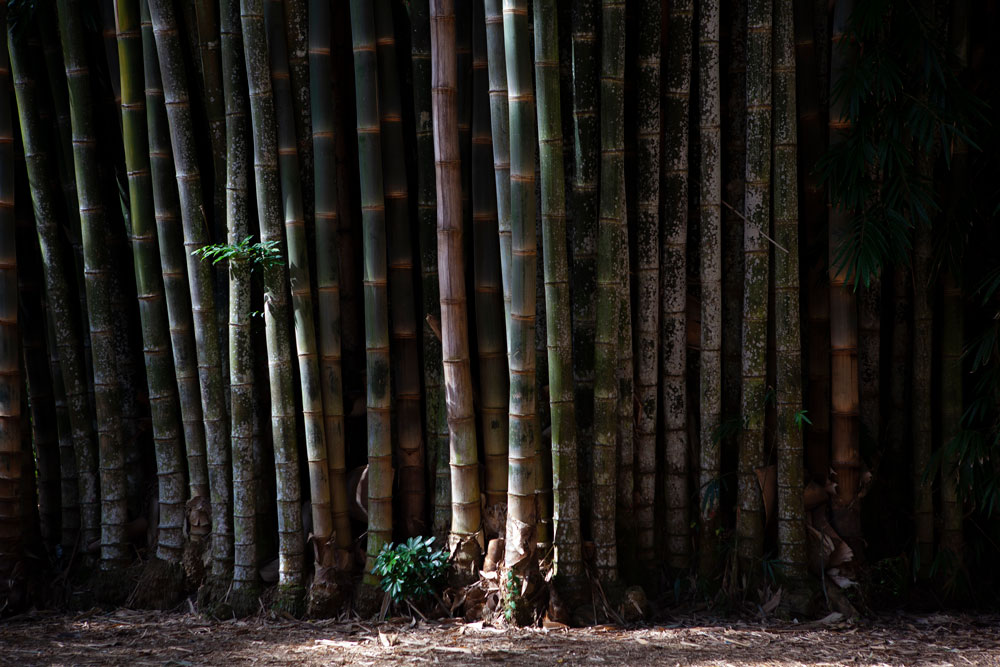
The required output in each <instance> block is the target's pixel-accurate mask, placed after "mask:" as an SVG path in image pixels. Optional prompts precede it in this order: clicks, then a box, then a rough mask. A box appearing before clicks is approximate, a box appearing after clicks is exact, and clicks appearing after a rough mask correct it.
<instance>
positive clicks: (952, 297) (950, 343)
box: [940, 151, 966, 577]
mask: <svg viewBox="0 0 1000 667" xmlns="http://www.w3.org/2000/svg"><path fill="white" fill-rule="evenodd" d="M965 158H966V154H965V153H962V154H959V153H958V152H957V151H956V154H955V155H954V156H952V159H953V162H952V165H953V166H952V168H953V169H954V170H955V173H954V177H955V179H956V180H955V183H961V182H963V181H961V180H959V179H960V178H962V177H964V176H965V175H966V174H965V173H964V172H965V171H966V170H965V166H966V165H965V164H962V163H963V162H964V161H965ZM960 172H961V173H962V175H961V176H959V173H960ZM941 292H942V299H941V319H942V327H941V399H940V400H941V447H944V448H946V449H945V450H944V451H945V455H944V457H943V459H942V463H941V545H940V546H941V549H945V550H947V551H948V552H949V557H950V558H949V562H948V565H947V569H946V572H947V574H948V576H951V577H956V576H960V575H959V574H958V573H959V572H961V570H962V563H963V553H962V552H963V535H962V524H963V520H964V514H965V513H964V508H963V506H962V501H961V499H960V498H959V494H958V485H959V469H958V455H957V454H955V453H954V452H953V450H952V448H953V447H954V446H955V445H954V443H953V442H952V440H953V439H954V438H956V437H957V436H958V435H959V431H960V429H961V421H962V410H963V405H962V379H963V378H962V375H963V373H962V344H963V335H964V329H965V327H964V324H965V323H964V316H963V313H962V310H963V306H964V304H963V303H962V289H961V286H960V285H959V283H958V281H957V279H956V277H955V275H954V274H953V273H952V272H951V271H950V270H948V271H945V272H944V273H943V274H942V275H941Z"/></svg>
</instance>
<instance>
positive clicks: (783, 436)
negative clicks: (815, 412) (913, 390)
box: [771, 2, 807, 580]
mask: <svg viewBox="0 0 1000 667" xmlns="http://www.w3.org/2000/svg"><path fill="white" fill-rule="evenodd" d="M772 62H773V67H772V94H773V97H774V119H773V123H772V126H771V131H772V138H773V151H774V154H773V162H774V169H773V177H772V178H773V180H772V182H771V192H772V201H773V202H774V213H773V215H774V240H775V243H776V244H780V245H781V246H782V247H783V248H785V249H786V250H787V252H782V251H780V250H777V251H775V253H774V320H775V341H776V345H775V351H776V362H775V368H776V374H775V390H776V393H777V398H778V405H777V429H776V431H777V433H776V437H775V440H776V448H777V450H778V480H777V481H778V558H779V560H780V561H781V562H782V564H783V565H784V574H785V576H787V577H789V578H791V579H796V580H801V579H803V578H804V577H805V576H806V557H807V554H806V534H805V523H804V520H803V519H804V508H803V504H802V489H803V488H804V487H805V483H804V477H805V474H804V473H805V470H804V466H803V458H802V427H803V425H802V424H801V423H797V419H799V417H798V415H799V414H800V412H799V411H800V410H801V409H802V348H801V344H800V328H799V216H798V213H799V183H798V159H797V158H798V154H797V142H796V139H797V133H798V127H797V123H796V120H797V118H796V97H795V78H796V77H795V35H794V27H793V20H792V6H791V4H790V3H787V2H781V3H778V4H777V5H776V6H775V14H774V49H773V60H772Z"/></svg>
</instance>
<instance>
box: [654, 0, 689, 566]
mask: <svg viewBox="0 0 1000 667" xmlns="http://www.w3.org/2000/svg"><path fill="white" fill-rule="evenodd" d="M693 21H694V5H693V3H691V2H678V3H672V4H671V6H670V13H669V15H668V17H667V26H668V29H667V45H668V46H667V72H668V75H667V79H666V81H665V86H664V90H663V117H664V122H665V124H666V126H667V127H668V128H672V129H671V130H670V131H668V132H667V137H666V146H665V151H664V152H665V164H664V169H663V197H662V202H663V237H662V240H661V244H660V253H661V254H660V270H661V272H662V281H663V282H662V285H661V286H660V290H661V293H660V300H661V304H662V305H661V308H662V310H663V312H662V315H661V316H662V321H661V323H660V332H661V340H660V346H661V347H662V353H661V354H662V357H663V362H662V363H663V366H662V370H661V371H660V374H661V384H662V388H663V389H662V391H663V393H662V396H663V398H662V400H663V406H662V409H663V427H664V434H663V438H664V449H665V454H664V456H665V465H666V470H665V473H664V484H665V487H666V488H665V489H664V498H665V499H666V532H667V536H666V547H667V562H668V563H669V564H670V566H671V567H675V568H683V567H686V566H687V562H688V557H689V552H690V540H689V539H688V525H689V523H690V521H689V518H688V517H689V514H690V508H689V506H688V502H687V499H688V492H687V474H688V453H687V452H688V443H687V389H686V385H685V379H684V378H685V375H686V373H685V370H686V367H687V340H686V335H687V318H686V306H687V269H686V254H687V226H688V178H689V177H688V126H689V124H690V118H689V114H688V107H689V104H690V102H689V100H690V97H691V61H692V28H693Z"/></svg>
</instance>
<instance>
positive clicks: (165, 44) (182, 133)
mask: <svg viewBox="0 0 1000 667" xmlns="http://www.w3.org/2000/svg"><path fill="white" fill-rule="evenodd" d="M149 9H150V15H151V17H152V22H153V35H154V37H155V39H156V51H157V55H158V56H159V60H160V76H161V77H162V83H163V94H164V103H165V104H166V107H167V120H168V123H169V126H170V145H171V148H172V149H173V153H174V170H175V172H176V174H177V190H178V193H179V195H180V204H181V206H180V214H181V224H182V226H183V228H184V248H185V250H186V251H187V269H188V278H189V287H190V291H191V309H192V311H193V313H194V329H195V336H196V342H197V352H198V368H199V385H200V387H201V409H202V418H203V420H204V422H205V440H206V454H207V456H208V475H209V477H208V483H209V491H210V493H211V498H212V560H213V564H212V572H213V574H214V575H216V576H220V577H223V578H228V576H229V573H230V572H231V571H232V567H233V565H232V564H233V530H232V488H231V485H230V476H231V474H232V472H231V462H230V448H229V424H228V416H227V414H226V406H225V394H224V390H223V383H222V364H221V359H220V351H219V336H218V329H217V328H216V319H215V297H214V293H213V285H212V270H211V266H210V265H209V264H208V263H207V262H202V261H200V260H199V259H198V258H197V257H196V256H195V255H194V254H193V251H194V250H196V249H198V248H201V247H202V246H204V245H205V244H206V243H207V242H208V234H207V231H208V230H207V229H206V226H205V214H204V210H203V201H204V200H203V198H202V188H201V173H200V171H199V168H198V158H197V155H196V150H195V137H194V127H193V121H192V118H191V103H190V100H189V98H188V83H187V74H186V72H185V69H184V58H183V53H182V52H181V44H180V39H179V36H178V33H177V21H176V17H175V16H174V13H173V9H172V7H171V4H170V3H169V2H167V0H150V3H149Z"/></svg>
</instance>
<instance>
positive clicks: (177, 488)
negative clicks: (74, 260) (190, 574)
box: [115, 0, 185, 563]
mask: <svg viewBox="0 0 1000 667" xmlns="http://www.w3.org/2000/svg"><path fill="white" fill-rule="evenodd" d="M115 18H116V29H117V31H118V61H119V64H120V72H121V98H122V99H121V103H122V136H123V138H124V145H125V167H126V169H127V171H128V181H129V204H130V212H129V218H130V221H131V226H132V255H133V259H134V262H135V279H136V293H137V295H138V299H139V315H140V318H141V322H142V333H143V336H142V337H143V353H144V357H145V362H146V382H147V386H148V389H149V403H150V412H151V414H152V422H153V442H154V447H155V451H156V475H157V480H158V491H159V494H158V498H159V505H160V510H159V531H158V534H157V551H156V555H157V558H159V559H160V560H164V561H167V562H172V563H179V562H180V560H181V553H182V551H183V541H184V537H183V530H184V509H185V497H184V496H185V492H184V468H183V459H182V456H181V451H182V447H183V445H182V443H181V430H180V428H179V426H180V423H181V422H180V412H179V409H178V404H177V385H176V383H175V380H174V368H173V363H172V358H171V353H170V335H169V328H168V324H167V307H166V302H165V298H164V294H163V275H162V273H161V270H160V255H159V249H158V248H159V246H158V243H157V238H156V219H155V213H154V207H153V185H152V176H151V173H150V164H149V146H148V143H147V139H146V137H147V126H146V101H145V93H144V91H143V71H142V67H143V62H142V43H141V35H140V32H139V31H140V21H139V5H138V3H137V2H134V1H132V0H118V1H117V4H116V12H115Z"/></svg>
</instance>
